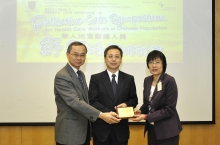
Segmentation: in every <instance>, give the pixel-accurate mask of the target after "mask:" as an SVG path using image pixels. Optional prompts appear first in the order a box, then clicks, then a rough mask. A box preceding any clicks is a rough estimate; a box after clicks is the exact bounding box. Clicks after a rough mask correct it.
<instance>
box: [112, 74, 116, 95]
mask: <svg viewBox="0 0 220 145" xmlns="http://www.w3.org/2000/svg"><path fill="white" fill-rule="evenodd" d="M115 76H116V75H115V74H113V75H112V89H113V93H114V96H115V94H116V86H117V84H116V81H115Z"/></svg>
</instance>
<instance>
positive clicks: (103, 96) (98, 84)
mask: <svg viewBox="0 0 220 145" xmlns="http://www.w3.org/2000/svg"><path fill="white" fill-rule="evenodd" d="M116 90H117V91H116V96H114V95H113V89H112V85H111V81H110V78H109V75H108V73H107V71H103V72H101V73H98V74H95V75H92V76H91V80H90V84H89V101H90V104H91V105H92V106H94V107H95V108H97V109H98V110H100V111H102V112H110V111H114V112H115V111H116V110H115V109H114V107H115V106H117V105H119V104H121V103H126V104H127V106H132V107H134V108H135V107H136V105H137V103H138V98H137V94H136V86H135V82H134V77H133V76H131V75H128V74H126V73H124V72H121V71H119V76H118V85H117V89H116ZM112 128H114V130H115V134H116V137H117V139H118V141H119V142H123V141H126V140H128V138H129V126H128V120H127V119H123V120H121V121H120V123H118V124H113V125H110V124H108V123H106V122H104V121H103V120H101V119H97V120H96V121H95V122H94V123H92V131H93V137H94V138H96V139H98V140H99V141H101V142H104V141H106V139H107V138H108V135H109V133H110V130H111V129H112Z"/></svg>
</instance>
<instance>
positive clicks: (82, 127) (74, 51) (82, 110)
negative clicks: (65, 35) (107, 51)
mask: <svg viewBox="0 0 220 145" xmlns="http://www.w3.org/2000/svg"><path fill="white" fill-rule="evenodd" d="M86 53H87V48H86V46H85V45H84V44H82V43H81V42H72V43H71V44H70V45H69V47H68V49H67V52H66V56H67V59H68V64H66V66H65V67H63V68H62V69H61V70H60V71H59V72H58V73H57V74H56V77H55V81H54V94H55V100H56V105H57V117H56V123H55V141H56V144H57V145H89V144H90V125H91V123H90V121H92V122H94V121H96V120H97V118H100V119H102V120H103V121H105V122H107V123H110V124H112V123H118V122H119V121H120V119H118V118H116V117H117V114H116V113H114V112H111V113H110V111H109V112H106V113H102V112H100V111H99V110H97V109H95V108H94V107H92V106H90V105H89V99H88V87H87V85H86V80H85V75H84V73H83V72H82V71H80V70H79V68H80V66H81V65H83V64H84V62H85V59H86ZM88 120H89V121H88Z"/></svg>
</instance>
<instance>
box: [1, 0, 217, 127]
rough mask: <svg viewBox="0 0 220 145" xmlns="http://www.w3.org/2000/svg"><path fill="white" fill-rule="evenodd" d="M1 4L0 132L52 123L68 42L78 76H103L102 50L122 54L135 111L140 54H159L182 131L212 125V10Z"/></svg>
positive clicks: (114, 3) (91, 2) (113, 3)
mask: <svg viewBox="0 0 220 145" xmlns="http://www.w3.org/2000/svg"><path fill="white" fill-rule="evenodd" d="M197 3H198V1H195V0H184V1H183V0H163V1H161V0H129V1H122V0H80V1H76V0H37V1H36V0H7V1H1V2H0V20H1V22H0V32H1V33H0V50H1V53H0V60H1V61H0V65H1V75H0V86H1V87H0V106H1V108H2V109H1V110H0V124H5V123H6V124H7V123H8V124H10V123H12V124H16V123H20V124H21V123H24V124H25V123H26V124H31V123H39V124H40V123H54V122H55V118H56V114H57V108H56V104H55V96H54V77H55V75H56V73H57V72H58V71H59V70H60V69H61V68H62V67H64V66H65V65H66V63H67V58H66V50H67V47H68V45H69V44H70V43H71V42H73V41H80V42H83V43H84V44H85V45H86V46H87V48H88V53H87V56H86V62H85V64H84V65H83V66H82V67H81V68H80V69H81V70H82V71H83V72H84V73H85V75H86V81H87V85H89V81H90V76H91V75H92V74H96V73H99V72H101V71H104V70H106V65H105V63H104V50H105V48H106V47H108V46H109V45H113V44H114V45H118V46H119V47H121V48H122V50H123V58H122V64H121V66H120V70H121V71H123V72H126V73H128V74H131V75H133V76H134V78H135V84H136V88H137V95H138V105H137V107H136V109H139V108H140V106H141V105H142V103H143V82H144V78H145V77H147V76H149V75H151V74H150V72H149V71H148V68H147V65H146V57H147V54H148V53H149V52H150V51H152V50H160V51H162V52H163V53H164V54H165V56H166V58H167V70H166V73H168V74H169V75H171V76H173V77H174V78H175V80H176V82H177V86H178V102H177V111H178V113H179V116H180V119H181V121H182V122H183V123H184V122H186V123H213V122H214V114H213V112H214V104H215V103H214V97H215V96H214V92H213V90H214V87H215V86H214V83H213V82H214V78H215V76H214V72H213V71H214V59H213V56H214V48H213V47H214V44H213V39H214V38H213V36H214V35H213V33H214V28H213V23H214V20H213V19H214V17H213V14H214V8H213V7H212V1H205V0H201V2H200V4H199V6H197Z"/></svg>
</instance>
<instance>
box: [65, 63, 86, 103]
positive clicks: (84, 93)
mask: <svg viewBox="0 0 220 145" xmlns="http://www.w3.org/2000/svg"><path fill="white" fill-rule="evenodd" d="M66 69H67V71H68V73H69V74H70V76H71V77H72V79H73V83H74V84H75V85H76V86H77V87H78V89H79V90H80V91H81V92H82V93H83V98H84V100H85V101H86V102H87V103H88V93H86V91H85V90H84V89H83V87H82V85H81V84H80V82H79V79H78V77H77V76H76V73H75V72H74V71H73V69H72V68H71V66H70V65H69V64H67V65H66ZM82 76H83V81H84V83H85V86H86V89H87V85H86V81H85V76H84V74H83V73H82Z"/></svg>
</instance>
